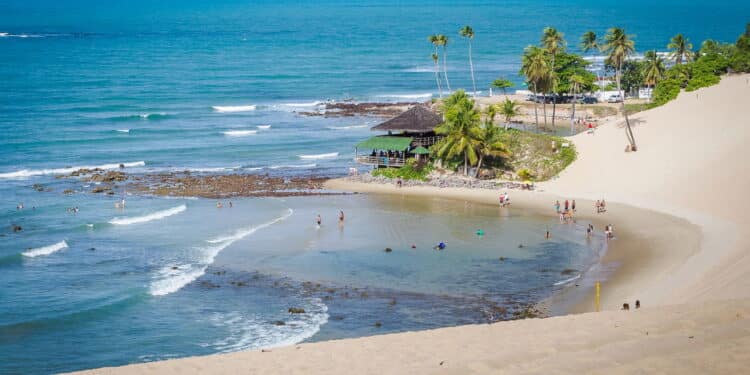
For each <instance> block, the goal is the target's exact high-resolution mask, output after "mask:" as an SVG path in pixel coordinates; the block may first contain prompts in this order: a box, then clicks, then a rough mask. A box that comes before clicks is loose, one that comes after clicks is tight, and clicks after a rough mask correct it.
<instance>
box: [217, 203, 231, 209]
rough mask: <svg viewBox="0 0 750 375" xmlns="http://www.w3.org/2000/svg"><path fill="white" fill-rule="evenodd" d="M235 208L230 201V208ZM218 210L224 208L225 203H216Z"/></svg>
mask: <svg viewBox="0 0 750 375" xmlns="http://www.w3.org/2000/svg"><path fill="white" fill-rule="evenodd" d="M233 206H234V205H233V204H232V201H229V208H232V207H233ZM216 208H224V203H221V202H216Z"/></svg>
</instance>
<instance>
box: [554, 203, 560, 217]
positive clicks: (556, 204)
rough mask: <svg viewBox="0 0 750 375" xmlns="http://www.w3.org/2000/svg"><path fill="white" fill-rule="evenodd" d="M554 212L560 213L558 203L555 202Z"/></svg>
mask: <svg viewBox="0 0 750 375" xmlns="http://www.w3.org/2000/svg"><path fill="white" fill-rule="evenodd" d="M555 212H557V213H558V214H559V213H560V201H555Z"/></svg>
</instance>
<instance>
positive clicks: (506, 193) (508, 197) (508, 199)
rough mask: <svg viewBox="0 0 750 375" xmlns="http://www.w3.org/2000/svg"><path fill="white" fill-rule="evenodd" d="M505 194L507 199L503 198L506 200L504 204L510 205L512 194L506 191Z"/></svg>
mask: <svg viewBox="0 0 750 375" xmlns="http://www.w3.org/2000/svg"><path fill="white" fill-rule="evenodd" d="M503 196H504V197H505V199H503V202H505V204H504V205H505V206H509V205H510V195H508V192H507V191H506V192H505V194H503Z"/></svg>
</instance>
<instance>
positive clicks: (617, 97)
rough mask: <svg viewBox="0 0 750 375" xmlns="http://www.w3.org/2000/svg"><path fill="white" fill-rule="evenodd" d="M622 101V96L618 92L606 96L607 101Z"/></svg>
mask: <svg viewBox="0 0 750 375" xmlns="http://www.w3.org/2000/svg"><path fill="white" fill-rule="evenodd" d="M621 101H622V96H620V94H615V95H610V96H609V98H607V103H619V102H621Z"/></svg>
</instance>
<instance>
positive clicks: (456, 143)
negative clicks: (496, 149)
mask: <svg viewBox="0 0 750 375" xmlns="http://www.w3.org/2000/svg"><path fill="white" fill-rule="evenodd" d="M456 94H457V95H451V96H449V97H448V99H446V103H448V102H450V103H451V105H450V106H445V107H444V108H445V122H444V123H443V124H441V125H439V126H438V127H436V128H435V132H436V133H437V134H441V135H444V136H445V137H444V138H443V139H442V140H441V141H440V142H439V143H438V144H437V145H436V146H437V150H436V153H437V155H438V157H440V158H441V159H443V160H446V159H451V158H454V157H456V156H459V155H462V156H463V159H464V174H465V175H468V174H469V163H471V164H474V163H476V162H477V152H476V149H475V144H476V142H475V139H476V138H477V136H478V129H479V123H480V114H479V111H477V110H476V109H474V101H473V100H471V99H469V98H468V97H467V96H466V93H464V91H463V90H459V91H457V92H456ZM454 96H456V98H453V97H454Z"/></svg>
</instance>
